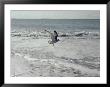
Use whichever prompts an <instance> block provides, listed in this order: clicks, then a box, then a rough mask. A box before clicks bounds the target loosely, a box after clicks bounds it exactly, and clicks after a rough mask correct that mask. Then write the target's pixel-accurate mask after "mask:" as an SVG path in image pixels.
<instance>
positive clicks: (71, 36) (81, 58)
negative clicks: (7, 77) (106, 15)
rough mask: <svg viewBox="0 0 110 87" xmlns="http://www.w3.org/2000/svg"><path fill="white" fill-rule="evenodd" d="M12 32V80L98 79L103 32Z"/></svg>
mask: <svg viewBox="0 0 110 87" xmlns="http://www.w3.org/2000/svg"><path fill="white" fill-rule="evenodd" d="M58 34H59V36H58V39H59V41H58V42H57V43H55V44H54V46H53V45H52V44H49V43H48V41H49V40H51V39H50V36H49V35H48V34H47V33H45V32H44V31H43V30H41V31H34V32H30V31H29V32H15V31H14V32H11V59H10V61H11V67H10V68H11V70H10V71H11V77H99V76H100V33H99V32H85V31H80V32H72V33H64V32H58Z"/></svg>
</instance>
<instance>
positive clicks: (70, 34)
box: [11, 31, 100, 38]
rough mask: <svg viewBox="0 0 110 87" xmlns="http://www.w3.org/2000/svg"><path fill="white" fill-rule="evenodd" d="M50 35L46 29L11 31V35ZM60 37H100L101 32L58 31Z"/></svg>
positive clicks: (35, 36) (38, 36) (39, 36)
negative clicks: (38, 30)
mask: <svg viewBox="0 0 110 87" xmlns="http://www.w3.org/2000/svg"><path fill="white" fill-rule="evenodd" d="M49 36H50V35H49V34H48V33H45V32H44V31H40V32H37V31H36V32H17V31H13V32H11V37H34V38H41V37H49ZM58 37H97V38H100V33H99V32H86V31H80V32H67V33H64V32H58Z"/></svg>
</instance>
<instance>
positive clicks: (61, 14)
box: [11, 10, 100, 19]
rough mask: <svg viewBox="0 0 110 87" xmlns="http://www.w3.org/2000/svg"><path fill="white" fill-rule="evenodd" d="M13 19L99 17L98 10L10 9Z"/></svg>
mask: <svg viewBox="0 0 110 87" xmlns="http://www.w3.org/2000/svg"><path fill="white" fill-rule="evenodd" d="M11 18H15V19H100V11H99V10H30V11H29V10H27V11H26V10H24V11H23V10H12V11H11Z"/></svg>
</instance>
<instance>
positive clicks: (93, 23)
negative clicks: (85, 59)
mask: <svg viewBox="0 0 110 87" xmlns="http://www.w3.org/2000/svg"><path fill="white" fill-rule="evenodd" d="M45 29H46V30H50V31H53V30H56V31H58V32H75V31H76V32H77V31H87V32H88V31H89V32H99V31H100V19H11V31H29V32H31V31H42V30H45Z"/></svg>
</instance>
